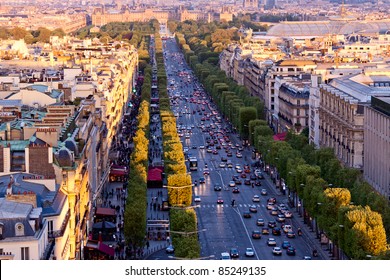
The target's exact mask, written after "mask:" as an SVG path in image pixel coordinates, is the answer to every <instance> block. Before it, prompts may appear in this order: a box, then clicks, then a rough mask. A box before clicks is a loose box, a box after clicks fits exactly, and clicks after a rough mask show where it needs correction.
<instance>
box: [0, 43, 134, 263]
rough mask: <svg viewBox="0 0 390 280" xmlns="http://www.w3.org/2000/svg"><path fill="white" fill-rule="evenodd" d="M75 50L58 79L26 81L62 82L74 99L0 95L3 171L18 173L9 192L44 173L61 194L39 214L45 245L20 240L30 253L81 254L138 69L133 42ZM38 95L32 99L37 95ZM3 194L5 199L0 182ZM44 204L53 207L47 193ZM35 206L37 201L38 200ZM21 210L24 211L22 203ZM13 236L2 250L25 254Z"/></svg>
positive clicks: (0, 172)
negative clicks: (30, 100) (47, 102)
mask: <svg viewBox="0 0 390 280" xmlns="http://www.w3.org/2000/svg"><path fill="white" fill-rule="evenodd" d="M80 51H82V52H84V51H85V49H83V50H78V49H77V47H76V48H73V49H72V50H71V52H73V53H75V54H77V53H78V52H80ZM74 57H75V61H74V63H75V65H76V67H75V68H66V69H64V70H63V73H61V74H60V75H59V76H58V77H59V80H58V81H55V82H52V81H45V80H43V81H40V82H37V83H34V84H30V85H29V87H31V88H44V89H45V90H44V91H45V92H46V91H47V89H48V87H53V90H56V91H58V92H61V93H64V92H65V89H66V90H67V95H66V101H67V102H68V103H69V102H70V103H72V102H74V104H73V105H65V104H64V101H65V97H63V98H62V99H61V100H58V102H56V103H55V104H53V105H49V106H47V107H46V109H45V110H44V109H43V108H41V107H40V106H37V107H31V106H28V105H31V104H23V103H22V102H21V99H15V100H10V99H3V100H0V107H1V108H2V120H4V121H5V122H4V123H3V124H2V125H1V126H0V139H1V140H0V176H3V177H5V178H9V176H11V175H12V176H13V177H14V178H15V179H14V180H15V183H13V186H14V188H13V191H12V193H11V194H12V195H13V196H15V195H20V194H24V193H23V192H21V193H19V191H18V189H17V188H15V187H18V186H19V184H20V185H21V184H25V181H26V180H29V181H31V180H43V181H45V182H46V181H50V182H51V185H50V186H51V188H52V189H50V192H51V196H52V197H55V198H60V197H62V198H63V200H61V203H60V204H58V202H57V201H56V200H55V199H54V200H53V202H52V204H55V206H56V209H55V211H54V210H53V211H52V212H50V213H49V214H48V215H42V217H41V218H42V221H44V223H46V224H47V226H46V228H44V229H42V231H41V233H40V234H41V235H42V236H46V237H45V238H44V239H42V240H43V241H41V239H40V240H38V241H34V242H35V243H42V245H39V246H40V247H39V248H36V245H33V244H31V245H29V246H24V247H28V248H30V249H29V250H30V251H29V257H28V258H30V259H32V258H33V259H37V258H41V259H64V260H66V259H79V258H81V257H82V249H83V246H84V245H85V244H86V240H87V236H88V231H89V230H90V225H91V224H92V219H93V212H94V210H93V209H95V207H96V206H99V205H100V204H101V199H100V198H101V190H102V189H103V187H104V185H105V184H106V183H107V181H108V176H109V173H110V158H109V150H110V147H111V143H112V141H113V139H114V138H115V137H114V136H115V134H116V130H117V128H118V125H119V121H120V119H121V116H122V115H123V112H124V110H125V109H126V108H127V104H128V99H129V95H130V92H131V89H132V87H133V85H134V83H135V79H136V74H137V72H138V71H137V66H138V55H137V51H136V49H134V48H133V47H131V46H127V47H124V48H121V49H119V50H117V49H115V48H114V47H113V48H112V50H110V51H107V52H106V53H94V51H93V50H92V49H90V50H89V51H88V57H87V58H83V57H82V56H78V55H75V56H74ZM76 61H77V64H76ZM77 65H78V67H77ZM61 78H62V79H61ZM3 80H4V79H3ZM4 81H5V80H4ZM12 83H14V81H12ZM10 86H12V87H14V85H13V84H9V81H8V80H7V84H5V83H3V88H4V89H5V90H9V89H10ZM15 88H20V86H19V85H18V86H16V87H15ZM37 94H38V95H36V97H35V98H37V100H36V101H40V102H42V101H41V100H40V99H42V98H39V97H40V96H41V95H39V93H37ZM76 101H77V102H76ZM26 108H28V109H27V110H26ZM8 184H9V181H7V184H5V185H8ZM11 185H12V184H11ZM31 191H33V192H35V193H36V191H34V190H31ZM0 197H4V199H7V200H8V199H9V196H7V195H6V190H3V191H1V188H0ZM39 199H40V197H39ZM37 201H38V198H37ZM7 203H8V202H7ZM45 203H46V202H45ZM46 204H47V205H48V207H50V201H49V200H48V202H47V203H46ZM46 204H45V205H46ZM7 207H8V206H7ZM37 207H38V208H39V207H41V206H40V204H39V201H38V202H37ZM53 207H54V206H52V208H53ZM33 208H35V206H34V207H33ZM33 208H32V209H33ZM43 212H45V211H43ZM54 212H55V213H54ZM45 213H46V212H45ZM24 214H25V216H26V217H28V213H27V210H25V212H24ZM26 219H27V218H26ZM0 222H1V223H2V222H3V221H0ZM7 232H8V230H7ZM30 233H31V231H29V234H30ZM14 241H15V242H14ZM17 242H18V240H14V239H12V238H11V236H6V237H5V238H4V239H3V240H0V249H1V248H4V249H6V251H4V252H7V254H6V255H7V256H12V259H20V258H21V259H23V258H25V259H26V258H27V257H26V253H25V255H24V257H23V256H21V254H20V253H19V251H18V250H21V249H20V247H21V245H19V243H17ZM5 243H7V244H9V246H7V248H5V247H3V245H2V244H5ZM12 243H13V245H12ZM53 244H54V245H53ZM34 246H35V247H34ZM22 247H23V246H22ZM24 247H23V248H24ZM11 248H13V249H11ZM15 250H16V251H15ZM8 258H11V257H8Z"/></svg>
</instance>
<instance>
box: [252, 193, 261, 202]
mask: <svg viewBox="0 0 390 280" xmlns="http://www.w3.org/2000/svg"><path fill="white" fill-rule="evenodd" d="M252 201H253V202H260V196H258V195H257V194H255V195H254V196H253V197H252Z"/></svg>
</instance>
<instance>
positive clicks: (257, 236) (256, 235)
mask: <svg viewBox="0 0 390 280" xmlns="http://www.w3.org/2000/svg"><path fill="white" fill-rule="evenodd" d="M252 238H253V239H260V238H261V233H260V230H254V231H252Z"/></svg>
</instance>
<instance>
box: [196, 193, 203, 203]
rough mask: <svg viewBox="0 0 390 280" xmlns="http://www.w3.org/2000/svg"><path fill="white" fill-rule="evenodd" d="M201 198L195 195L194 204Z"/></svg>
mask: <svg viewBox="0 0 390 280" xmlns="http://www.w3.org/2000/svg"><path fill="white" fill-rule="evenodd" d="M201 200H202V199H201V198H200V196H199V195H195V197H194V201H195V202H201Z"/></svg>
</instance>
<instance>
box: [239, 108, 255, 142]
mask: <svg viewBox="0 0 390 280" xmlns="http://www.w3.org/2000/svg"><path fill="white" fill-rule="evenodd" d="M255 119H257V111H256V108H255V107H241V108H240V109H239V129H240V134H241V135H242V137H243V138H244V139H249V122H250V121H252V120H255Z"/></svg>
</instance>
